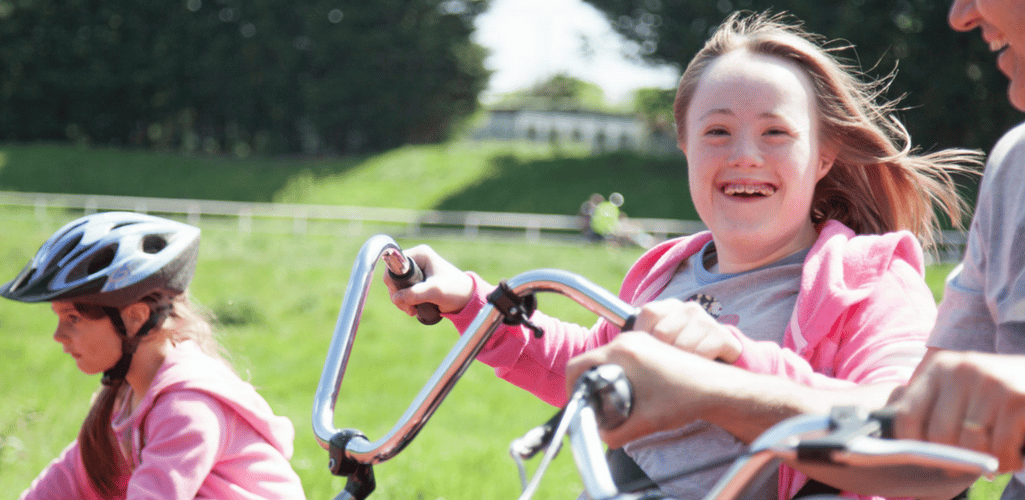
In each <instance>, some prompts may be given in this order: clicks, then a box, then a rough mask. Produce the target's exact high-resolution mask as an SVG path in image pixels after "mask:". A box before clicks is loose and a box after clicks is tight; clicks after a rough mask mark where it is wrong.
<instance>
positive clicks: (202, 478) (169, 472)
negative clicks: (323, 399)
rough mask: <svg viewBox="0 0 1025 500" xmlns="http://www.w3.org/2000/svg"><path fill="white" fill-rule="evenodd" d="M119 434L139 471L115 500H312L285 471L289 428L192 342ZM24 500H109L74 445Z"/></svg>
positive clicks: (170, 361) (174, 355)
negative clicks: (130, 447) (92, 480)
mask: <svg viewBox="0 0 1025 500" xmlns="http://www.w3.org/2000/svg"><path fill="white" fill-rule="evenodd" d="M114 431H115V433H116V435H119V436H121V435H125V434H127V435H128V436H130V439H131V440H132V442H133V443H134V446H133V448H134V454H135V456H134V457H133V460H132V461H133V462H134V463H135V464H136V465H135V468H134V471H133V472H132V473H131V476H130V477H125V478H123V484H125V485H126V486H127V494H126V495H125V496H124V497H118V498H126V499H129V500H136V499H169V500H170V499H176V500H185V499H218V500H255V499H280V500H284V499H304V498H306V497H305V494H304V493H303V489H302V485H301V483H300V482H299V476H298V475H296V473H295V471H294V470H293V469H292V467H291V465H290V464H289V462H288V460H289V458H290V457H291V456H292V446H293V440H294V438H295V430H294V428H293V426H292V422H291V421H290V420H289V419H287V418H285V417H281V416H277V415H275V414H274V413H273V411H272V410H271V408H270V406H269V405H268V404H267V402H266V401H265V400H264V399H263V397H261V396H260V395H259V394H258V393H257V392H256V390H255V389H254V388H253V386H252V385H250V384H248V383H246V382H244V381H242V380H241V379H240V378H239V377H238V375H236V374H235V373H234V372H233V371H231V369H229V368H228V367H227V366H226V365H224V364H223V363H221V362H219V361H217V360H214V359H213V358H210V357H209V356H207V355H206V354H204V353H203V352H202V351H201V350H200V348H199V346H198V345H196V344H195V343H194V342H191V341H187V342H182V343H181V344H178V345H177V346H176V347H175V349H174V350H173V351H172V352H171V353H170V354H169V355H168V356H167V358H166V360H165V361H164V364H163V365H162V366H161V367H160V370H159V371H158V372H157V374H156V377H154V379H153V383H152V385H151V387H150V390H149V392H148V393H146V395H145V397H144V398H143V400H142V401H141V402H140V403H139V406H138V407H137V408H136V410H135V412H134V413H133V414H132V415H131V417H129V418H128V419H127V420H126V421H124V422H122V423H121V425H119V426H116V427H115V428H114ZM140 445H141V446H140ZM21 498H22V499H24V500H44V499H67V498H75V499H81V500H102V499H103V497H100V496H99V495H98V494H97V493H96V491H95V490H94V489H93V488H92V484H91V483H90V482H89V479H88V477H87V476H86V473H85V468H84V467H83V465H82V459H81V454H80V453H79V448H78V442H77V441H75V442H73V443H71V445H70V446H68V447H67V448H66V449H65V450H64V452H63V453H61V455H60V456H59V457H58V458H57V459H56V460H54V461H53V462H51V463H50V465H49V466H48V467H47V468H46V470H44V471H43V472H42V473H41V474H40V475H39V477H38V478H36V480H35V481H33V483H32V486H31V487H29V489H28V490H26V491H25V492H24V493H23V494H22V497H21Z"/></svg>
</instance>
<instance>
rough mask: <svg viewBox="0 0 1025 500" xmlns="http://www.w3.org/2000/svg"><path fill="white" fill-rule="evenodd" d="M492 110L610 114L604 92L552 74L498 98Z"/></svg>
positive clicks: (594, 86) (581, 81) (563, 75)
mask: <svg viewBox="0 0 1025 500" xmlns="http://www.w3.org/2000/svg"><path fill="white" fill-rule="evenodd" d="M495 107H500V108H511V107H533V108H543V109H552V110H554V109H560V110H588V111H610V110H611V106H610V104H609V103H608V101H607V100H606V98H605V92H604V91H603V90H602V89H601V87H599V86H598V85H597V84H595V83H591V82H588V81H584V80H581V79H579V78H576V77H573V76H569V75H567V74H562V73H560V74H556V75H554V76H552V77H551V78H548V79H547V80H544V81H541V82H538V83H537V84H535V85H532V86H530V87H528V88H525V89H522V90H518V91H515V92H510V93H508V94H505V95H503V96H502V98H501V99H500V100H499V101H498V102H497V103H496V104H495Z"/></svg>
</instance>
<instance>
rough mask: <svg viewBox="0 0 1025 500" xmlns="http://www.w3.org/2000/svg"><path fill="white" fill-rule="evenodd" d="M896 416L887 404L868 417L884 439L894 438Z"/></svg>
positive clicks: (1023, 453) (1024, 449)
mask: <svg viewBox="0 0 1025 500" xmlns="http://www.w3.org/2000/svg"><path fill="white" fill-rule="evenodd" d="M896 417H897V412H896V411H895V410H894V409H893V408H891V407H889V406H887V407H883V408H880V409H878V410H875V411H872V412H869V418H871V419H873V420H875V421H877V422H879V434H880V437H882V438H884V439H894V437H893V424H894V420H895V419H896ZM1021 456H1023V457H1025V444H1023V445H1022V448H1021Z"/></svg>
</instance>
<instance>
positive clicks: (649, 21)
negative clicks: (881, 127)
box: [585, 0, 1022, 150]
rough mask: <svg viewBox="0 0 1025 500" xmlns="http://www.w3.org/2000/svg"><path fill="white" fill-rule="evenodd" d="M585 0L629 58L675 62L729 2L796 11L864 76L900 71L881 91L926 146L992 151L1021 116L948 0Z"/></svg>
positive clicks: (732, 6)
mask: <svg viewBox="0 0 1025 500" xmlns="http://www.w3.org/2000/svg"><path fill="white" fill-rule="evenodd" d="M585 1H587V2H588V3H590V4H592V5H594V6H595V7H596V8H598V9H599V10H601V11H602V12H604V14H605V16H606V17H607V18H608V19H609V20H610V22H611V23H612V25H613V26H614V28H615V29H616V31H617V32H619V33H621V34H622V35H624V36H625V37H626V38H627V39H628V40H630V41H631V42H632V43H631V44H630V45H629V48H630V49H629V50H630V51H631V53H630V55H631V56H632V57H635V58H638V59H643V60H647V61H650V62H656V63H671V64H675V65H677V66H681V67H682V66H683V65H685V64H686V63H687V62H688V61H689V60H690V58H691V57H692V56H693V55H694V54H695V53H696V52H697V51H698V49H700V48H701V46H702V45H703V44H704V41H705V40H706V38H707V37H708V36H709V34H710V32H711V31H712V30H714V29H715V27H716V26H717V25H718V24H719V23H720V22H721V21H722V20H723V19H724V18H725V17H726V16H727V15H728V14H729V13H731V12H733V11H734V10H738V9H744V10H752V11H763V10H767V9H771V10H772V11H774V12H788V13H790V14H793V15H794V16H796V17H797V18H798V19H800V20H802V21H804V23H805V26H806V28H807V29H808V30H809V31H811V32H813V33H817V34H820V35H824V36H826V37H827V38H829V39H830V40H834V39H839V40H842V41H843V43H850V44H852V45H853V46H854V47H855V50H854V51H851V50H843V51H840V52H838V54H839V55H840V56H841V57H844V58H846V59H847V60H848V62H851V63H854V64H856V65H858V66H860V67H861V68H862V69H863V70H864V71H865V72H866V73H867V74H868V75H870V76H872V77H874V78H879V77H881V76H885V75H887V74H888V73H890V72H891V71H893V70H894V69H897V73H896V76H895V78H894V80H893V83H892V85H891V87H890V90H889V92H888V94H887V95H888V97H889V98H895V97H900V96H905V97H904V99H903V101H902V102H903V106H904V108H906V110H905V111H904V112H903V113H902V116H900V118H901V119H902V120H903V121H904V123H905V125H906V126H907V128H908V130H909V131H910V132H911V135H912V137H913V138H914V141H915V143H916V144H919V145H921V146H922V147H923V148H924V149H927V150H934V149H940V148H945V147H952V146H959V147H971V148H980V149H985V150H988V149H989V148H990V147H991V146H992V145H993V143H994V142H995V141H996V139H997V138H998V137H999V136H1000V134H1001V133H1003V132H1004V131H1006V130H1007V129H1009V128H1010V127H1011V126H1013V124H1015V123H1017V122H1018V121H1020V120H1021V119H1022V115H1021V113H1019V112H1017V111H1015V110H1014V109H1013V108H1011V106H1009V105H1008V103H1007V99H1006V88H1007V80H1006V78H1005V77H1004V76H1003V75H1002V74H1000V73H999V71H998V70H997V69H996V66H995V64H993V56H992V54H990V53H989V50H988V48H987V47H986V45H985V44H984V43H983V42H982V40H981V38H980V37H979V36H978V35H977V34H971V35H966V34H962V33H957V32H955V31H953V30H952V29H950V27H949V26H947V22H946V13H947V7H948V6H949V3H950V2H949V0H896V1H894V0H837V1H835V2H821V1H818V0H717V1H705V0H585ZM833 46H834V47H838V46H841V45H838V44H833Z"/></svg>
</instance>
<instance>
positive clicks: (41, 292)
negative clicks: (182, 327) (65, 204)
mask: <svg viewBox="0 0 1025 500" xmlns="http://www.w3.org/2000/svg"><path fill="white" fill-rule="evenodd" d="M198 253H199V228H196V227H193V226H190V225H188V224H182V223H180V222H175V221H172V220H168V219H162V218H160V217H153V216H151V215H143V214H136V213H131V212H104V213H98V214H93V215H87V216H85V217H82V218H80V219H78V220H75V221H73V222H70V223H68V224H67V225H65V226H64V227H62V228H61V229H59V230H58V231H57V232H56V233H54V234H53V236H51V237H50V239H48V240H46V242H45V243H43V246H42V247H40V248H39V251H38V252H36V256H35V257H33V258H32V260H31V261H30V262H29V263H28V265H26V266H25V268H24V269H22V271H21V272H20V273H19V274H18V276H17V277H16V278H14V279H13V280H11V281H10V282H8V283H7V284H5V285H3V287H0V296H3V297H6V298H8V299H13V300H17V301H21V302H50V301H54V300H71V301H74V302H78V303H83V304H92V305H96V306H100V307H101V308H102V309H103V311H104V313H106V315H107V316H108V317H109V318H110V321H111V323H112V324H113V325H114V328H115V330H117V333H118V335H119V336H120V337H121V358H120V359H119V360H118V361H117V363H115V364H114V366H112V367H110V368H108V369H107V370H104V372H103V379H102V382H103V384H104V385H114V384H117V383H119V382H120V381H122V380H124V377H125V375H126V374H127V373H128V369H129V368H130V367H131V364H132V357H133V356H134V354H135V349H136V348H137V347H138V345H139V342H140V341H141V339H142V337H144V336H145V335H146V334H148V333H149V332H150V330H152V329H153V328H154V327H156V325H157V324H159V323H160V321H161V320H163V318H164V317H166V315H167V311H168V310H170V308H171V306H170V304H168V303H158V304H154V305H152V306H151V309H150V316H149V319H148V320H147V321H146V322H145V323H144V324H143V325H142V326H140V327H139V330H138V331H137V332H136V334H135V336H133V337H129V336H128V330H127V328H126V327H125V323H124V321H123V319H122V318H121V309H123V308H124V307H126V306H128V305H130V304H133V303H135V302H138V301H139V300H141V299H142V298H143V297H146V296H148V295H152V294H154V293H156V292H159V293H160V294H161V295H163V296H164V297H170V296H174V295H178V294H180V293H182V292H184V291H185V289H186V288H188V285H189V282H190V281H192V276H193V274H194V273H195V270H196V257H197V256H198Z"/></svg>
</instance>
